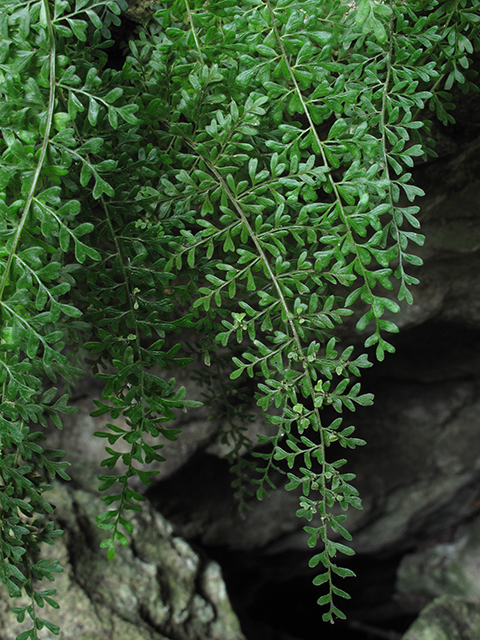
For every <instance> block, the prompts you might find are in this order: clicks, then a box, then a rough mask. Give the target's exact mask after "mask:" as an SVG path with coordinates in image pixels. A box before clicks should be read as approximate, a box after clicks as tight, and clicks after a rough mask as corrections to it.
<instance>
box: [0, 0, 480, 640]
mask: <svg viewBox="0 0 480 640" xmlns="http://www.w3.org/2000/svg"><path fill="white" fill-rule="evenodd" d="M131 4H133V3H131ZM144 4H145V5H146V6H140V5H139V6H136V7H133V6H131V7H129V6H128V5H127V3H126V2H125V0H76V1H75V0H0V96H1V101H0V129H1V138H0V154H1V155H0V233H1V236H2V243H1V247H0V313H1V333H0V336H1V343H0V385H1V386H0V388H1V394H2V397H1V405H0V408H1V415H0V446H1V456H0V484H1V486H0V510H1V519H0V550H1V563H0V578H1V580H2V582H3V583H4V584H5V585H6V586H7V588H8V592H9V594H10V596H12V597H13V598H15V597H17V596H19V595H21V594H22V593H26V594H27V595H28V596H30V598H31V604H30V605H29V606H26V607H16V608H14V609H13V611H14V613H15V614H16V615H17V617H18V620H19V621H23V620H24V619H25V618H26V617H27V619H28V617H29V618H30V619H31V629H30V630H28V631H25V632H23V633H21V634H20V635H19V636H18V640H26V639H28V638H31V639H37V638H39V632H40V630H41V629H43V627H45V628H47V629H49V630H50V631H51V632H53V633H54V634H58V633H59V629H58V627H57V626H56V625H55V624H53V623H52V622H49V621H48V620H45V619H44V618H42V617H40V615H39V608H41V607H43V606H44V605H45V604H49V605H51V606H54V607H56V606H58V605H57V604H56V602H55V600H54V599H53V596H54V594H55V590H54V589H53V588H48V589H42V587H41V584H40V583H41V580H42V578H47V579H53V573H54V572H58V571H61V570H62V569H61V566H60V565H59V564H58V563H57V562H53V561H46V560H42V559H40V560H38V556H37V555H36V552H38V551H39V549H40V544H41V543H42V542H46V543H49V544H52V543H53V542H54V539H55V537H57V536H58V535H60V534H61V533H62V532H61V531H60V530H58V529H55V528H54V525H53V522H52V520H51V518H50V517H49V514H51V513H52V506H51V505H50V503H49V502H48V500H47V499H46V496H45V497H44V495H43V494H44V493H45V491H47V490H48V488H49V485H48V484H47V477H50V478H54V477H55V476H56V474H58V475H59V476H60V477H61V478H64V479H65V480H68V475H67V471H66V469H67V467H68V463H67V462H65V461H61V458H62V457H63V456H64V455H66V454H65V452H63V451H58V450H49V449H45V448H44V447H43V446H42V442H43V441H44V440H45V437H44V435H43V433H42V429H40V430H38V429H37V426H40V427H43V426H46V425H47V424H48V423H49V421H51V422H53V423H54V424H55V425H56V426H57V427H58V428H61V424H62V423H61V418H60V416H59V414H61V413H65V412H71V411H73V409H72V408H70V407H69V406H68V403H67V396H66V395H61V396H60V397H58V392H57V388H56V386H55V385H56V384H57V383H58V384H59V385H65V384H67V388H68V386H69V385H72V384H74V382H75V379H76V378H77V377H78V375H79V374H81V373H82V368H83V369H85V366H84V365H83V364H82V366H81V367H80V365H79V363H82V359H83V358H84V354H85V348H86V349H87V350H88V351H89V354H88V356H87V358H86V362H87V364H88V365H89V366H90V367H91V369H92V370H93V372H94V373H95V375H96V376H97V377H98V378H99V379H100V380H103V381H104V384H105V387H104V392H103V395H102V398H98V399H97V400H96V401H95V402H96V405H97V410H96V411H95V412H94V413H93V415H94V416H95V415H102V414H109V415H110V416H111V423H109V424H108V425H107V426H108V429H109V430H108V432H100V433H97V434H96V435H98V436H99V437H102V438H105V440H106V445H107V446H106V447H105V451H106V454H107V457H106V459H105V460H104V461H103V462H102V465H103V466H104V467H106V468H107V470H109V473H106V475H103V476H100V482H101V486H100V489H101V490H102V491H106V495H105V497H104V502H105V504H106V507H107V509H106V511H105V513H103V514H99V516H98V525H99V527H101V528H102V529H104V530H105V531H106V532H107V537H106V539H105V541H104V542H103V545H102V546H104V547H106V548H107V553H108V557H109V558H113V556H114V552H115V544H116V542H119V543H120V544H128V535H129V532H131V531H132V526H131V524H130V522H129V518H128V515H129V511H131V510H133V511H137V510H139V509H140V506H139V503H140V502H141V501H142V500H143V496H142V495H140V494H139V493H137V492H135V491H134V490H133V489H132V488H131V486H130V485H129V479H130V478H132V477H134V476H138V477H139V478H140V480H141V481H142V482H143V483H145V484H147V485H148V484H149V483H150V477H151V475H152V474H153V473H155V472H154V471H151V470H150V471H149V470H148V469H146V467H145V464H148V463H151V462H152V461H159V460H162V456H161V448H162V438H167V439H175V438H176V437H177V434H178V433H179V432H178V430H177V429H175V428H172V426H171V425H170V424H169V423H170V421H171V420H174V418H175V411H174V410H178V409H183V410H184V409H186V408H187V407H192V406H196V405H198V404H199V403H198V402H196V401H194V400H191V399H188V398H186V397H185V389H184V388H178V387H177V386H176V384H175V380H174V379H173V378H171V377H170V376H171V374H169V373H168V371H169V370H170V369H171V368H173V367H187V366H189V365H190V363H192V362H193V364H194V365H195V360H198V357H197V356H200V357H201V360H202V366H204V367H205V372H206V373H205V372H202V376H204V377H205V379H211V380H212V381H213V382H214V384H213V387H212V389H211V390H210V391H209V392H207V394H206V396H207V397H208V398H209V399H210V401H211V404H212V406H213V407H220V408H222V407H223V408H222V409H221V410H222V411H223V412H224V426H223V431H222V435H221V437H222V438H223V440H224V442H226V443H228V444H229V446H230V449H231V453H230V454H229V459H230V461H231V463H232V467H233V471H234V473H235V474H236V475H235V478H236V479H235V480H234V483H233V484H234V486H235V487H236V492H237V497H238V498H239V499H240V501H241V502H242V503H245V502H246V501H247V500H248V497H249V495H250V493H251V490H249V488H248V487H249V486H251V485H249V484H248V483H250V482H253V483H254V486H255V484H256V487H255V488H256V491H257V496H258V498H260V499H262V498H263V497H264V496H265V495H266V494H267V492H268V490H269V488H270V487H272V486H273V482H272V479H271V473H270V472H271V471H273V470H279V471H281V472H282V473H283V474H284V475H286V484H285V487H284V488H285V489H286V490H287V491H289V490H297V491H298V492H299V500H300V504H299V509H298V511H297V515H298V516H299V517H300V518H304V519H305V520H306V521H307V522H306V526H305V527H304V529H305V531H306V532H307V533H308V545H309V546H310V547H312V549H315V551H314V555H313V557H312V559H311V561H310V565H311V566H312V567H317V568H318V575H317V576H316V577H315V579H314V583H315V584H316V585H322V587H321V589H322V591H321V594H322V595H321V596H320V597H319V600H318V602H319V604H321V605H323V606H324V607H325V612H324V614H323V619H324V620H326V621H330V622H331V621H333V620H334V618H335V617H340V618H343V617H344V614H343V613H342V611H341V609H340V608H339V601H340V599H341V598H348V597H349V596H348V594H347V593H346V592H345V591H344V590H343V589H342V588H340V587H339V583H341V582H342V580H341V579H342V578H345V577H347V576H352V575H353V572H352V571H351V570H350V569H347V568H345V567H343V566H342V565H341V563H338V561H337V558H338V556H341V554H347V555H352V554H353V550H352V548H351V547H350V546H348V545H347V544H345V541H347V542H348V541H350V540H351V535H350V534H349V532H348V531H347V529H346V527H345V525H346V519H347V516H346V514H345V513H344V511H346V510H347V508H348V507H351V508H354V509H359V508H361V502H360V498H359V496H358V492H357V490H356V489H355V487H354V486H353V485H352V484H351V482H352V480H353V479H354V476H353V474H351V473H348V472H345V471H344V465H345V464H346V460H344V459H334V456H332V455H329V454H330V450H329V445H330V444H331V443H333V442H336V443H338V444H339V445H341V446H342V447H344V448H347V449H348V448H354V447H356V446H359V445H363V444H364V441H363V440H361V439H359V438H357V437H355V435H354V427H353V426H349V425H348V423H347V424H344V422H343V418H342V417H341V416H340V415H339V417H338V418H337V419H335V420H333V422H330V421H329V420H325V418H324V414H325V412H323V411H322V410H323V408H324V407H326V406H331V408H333V410H335V411H336V412H338V414H342V412H343V411H344V410H345V409H346V410H348V411H354V410H355V407H356V405H370V404H371V403H372V400H373V397H372V395H371V394H369V393H366V394H363V393H361V391H360V384H359V383H358V382H357V379H358V378H359V376H360V374H361V370H362V369H363V368H365V367H370V366H371V362H370V361H369V360H368V358H367V354H366V352H365V353H354V348H353V345H351V344H348V339H346V338H342V339H340V337H339V334H338V332H337V328H338V326H339V325H340V324H341V323H342V321H343V319H344V318H346V317H347V316H352V315H355V314H357V317H356V318H355V322H356V327H357V329H358V330H359V331H361V332H363V334H364V345H365V348H366V349H369V350H370V351H371V352H372V355H374V356H376V359H378V360H382V359H383V358H384V354H385V351H387V352H393V351H394V349H393V346H392V345H391V344H390V342H389V341H388V340H389V334H391V333H395V332H396V331H397V327H396V325H395V324H394V322H393V321H392V317H393V314H395V313H396V312H397V311H399V308H400V306H399V304H398V302H397V301H396V300H395V299H397V300H398V301H399V302H402V301H404V302H405V303H408V304H411V303H412V300H413V298H412V293H411V291H410V286H411V285H413V284H415V283H416V282H417V279H416V276H415V275H414V274H415V269H416V267H417V266H418V265H420V264H421V260H420V258H419V257H417V256H416V255H415V252H414V249H415V245H420V246H421V245H422V244H423V240H424V239H423V236H422V235H420V234H419V233H418V229H419V222H418V219H417V214H418V212H419V207H418V206H417V205H416V204H414V201H415V198H416V197H417V196H421V195H422V191H421V189H419V188H418V187H416V186H415V185H414V184H412V174H411V172H410V169H411V167H413V164H414V158H425V157H426V155H427V154H434V151H433V149H432V147H433V141H432V139H431V122H430V121H429V120H428V117H429V111H430V112H432V115H433V117H436V118H437V119H439V120H440V121H442V122H443V123H444V124H447V123H448V122H452V121H453V117H452V115H451V110H452V108H453V105H452V104H451V95H450V93H449V92H450V89H451V88H452V86H453V85H454V84H457V85H458V87H459V88H460V89H461V90H462V91H467V90H468V89H469V88H474V89H476V88H477V87H476V86H475V84H474V80H475V76H476V74H475V72H474V71H473V70H471V69H470V68H469V66H470V59H469V58H470V57H471V54H473V53H474V49H475V47H477V49H478V47H479V39H478V24H479V22H480V14H479V0H446V1H440V0H422V1H416V0H413V1H410V0H392V1H391V2H389V1H383V0H360V1H359V2H358V3H356V2H350V3H346V4H342V3H341V2H340V1H339V0H301V1H299V0H169V1H167V2H160V3H159V4H157V5H154V6H150V5H151V3H148V2H147V3H144ZM147 5H148V6H147ZM125 15H130V16H132V15H133V16H136V19H137V21H138V24H137V26H136V27H135V29H133V30H132V28H130V31H131V32H132V33H131V37H130V38H129V39H128V42H122V43H120V44H119V43H118V42H117V43H115V42H114V40H113V39H112V38H113V36H112V34H113V35H115V33H119V27H120V26H121V24H122V21H123V20H125V19H126V18H125ZM130 24H131V23H130ZM122 47H123V48H122ZM114 50H115V52H116V53H115V55H113V54H112V51H114ZM412 250H413V252H412ZM385 290H386V291H387V292H388V293H385ZM175 334H177V336H176V335H175ZM182 335H184V336H185V335H187V336H188V343H187V342H186V341H185V340H184V341H183V342H182V340H181V336H182ZM342 335H345V332H344V333H343V334H342ZM189 344H190V345H191V344H193V345H194V347H193V349H192V348H191V347H188V345H189ZM78 354H83V355H82V359H80V358H79V355H78ZM159 371H164V372H166V373H165V375H161V374H159ZM229 378H230V379H229ZM240 378H243V379H246V380H248V379H249V378H251V379H252V380H251V382H250V384H254V385H255V388H256V401H257V403H258V405H259V406H260V407H261V408H262V410H263V411H264V414H265V420H267V421H269V422H270V423H271V424H272V425H274V427H275V435H273V436H272V437H268V438H267V437H265V436H264V437H262V438H261V439H260V442H261V443H262V444H263V445H268V446H264V447H262V449H261V452H256V453H255V451H254V452H253V455H254V456H256V460H257V464H253V465H252V462H251V459H250V458H249V459H248V461H247V459H246V458H244V457H242V453H243V452H245V450H247V449H249V448H250V450H252V446H251V443H250V442H249V441H248V439H247V437H246V435H245V428H244V425H243V424H242V420H241V418H242V415H241V414H242V413H243V404H241V403H240V404H237V405H236V406H229V408H228V409H225V405H227V406H228V397H229V395H231V394H233V393H234V388H235V387H237V386H238V385H239V384H241V382H242V381H241V380H237V379H240ZM219 389H220V391H219ZM225 399H226V401H225ZM239 407H240V410H239ZM327 413H328V415H330V412H327ZM119 416H122V417H123V421H122V425H123V426H122V427H120V426H119V425H118V422H117V423H116V419H117V418H119ZM125 425H127V427H128V428H125ZM147 436H148V437H147ZM151 436H153V437H154V438H155V439H156V440H154V442H157V444H151V443H152V439H151ZM118 440H123V441H125V442H126V443H128V445H129V452H128V453H119V452H118V451H117V450H116V449H115V448H114V445H115V443H116V442H117V441H118ZM335 450H338V448H336V449H335ZM119 459H120V460H121V461H122V462H123V465H124V466H123V467H122V469H124V472H123V473H120V472H118V471H117V468H118V466H117V465H116V463H117V461H118V460H119ZM246 483H247V484H246ZM47 495H48V494H47Z"/></svg>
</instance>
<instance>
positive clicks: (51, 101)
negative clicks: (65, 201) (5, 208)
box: [0, 0, 56, 300]
mask: <svg viewBox="0 0 480 640" xmlns="http://www.w3.org/2000/svg"><path fill="white" fill-rule="evenodd" d="M42 2H43V6H44V9H45V16H46V20H47V33H48V37H49V40H50V51H49V54H48V60H49V63H50V75H49V97H48V108H47V119H46V122H45V134H44V136H43V141H42V146H41V148H40V155H39V157H38V163H37V167H36V169H35V173H34V174H33V180H32V184H31V186H30V189H29V192H28V196H27V200H26V202H25V206H24V208H23V213H22V217H21V218H20V222H19V225H18V227H17V231H16V233H15V237H14V238H13V243H12V246H11V249H10V253H9V254H8V259H7V264H6V266H5V271H4V272H3V275H2V279H1V280H0V300H1V299H2V298H3V293H4V291H5V286H6V284H7V281H8V274H9V273H10V268H11V266H12V262H13V259H14V257H15V254H16V251H17V247H18V243H19V242H20V237H21V235H22V232H23V228H24V226H25V223H26V221H27V217H28V213H29V211H30V207H31V205H32V201H33V197H34V195H35V191H36V190H37V184H38V181H39V179H40V175H41V173H42V169H43V164H44V162H45V155H46V153H47V147H48V142H49V138H50V131H51V129H52V122H53V112H54V109H55V54H56V42H55V36H54V33H53V26H52V19H51V15H50V7H49V5H48V0H42Z"/></svg>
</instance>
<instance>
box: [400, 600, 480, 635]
mask: <svg viewBox="0 0 480 640" xmlns="http://www.w3.org/2000/svg"><path fill="white" fill-rule="evenodd" d="M478 638H480V607H479V606H478V605H477V606H475V605H473V604H471V603H468V602H465V601H464V600H462V599H461V598H457V597H455V596H441V597H440V598H437V599H436V600H434V601H433V602H432V603H431V604H430V605H428V607H426V608H425V609H424V610H423V611H422V613H421V614H420V616H419V618H418V619H417V620H416V621H415V622H414V623H413V625H412V626H411V627H410V629H409V630H408V631H407V633H406V634H405V635H404V636H403V638H402V640H478Z"/></svg>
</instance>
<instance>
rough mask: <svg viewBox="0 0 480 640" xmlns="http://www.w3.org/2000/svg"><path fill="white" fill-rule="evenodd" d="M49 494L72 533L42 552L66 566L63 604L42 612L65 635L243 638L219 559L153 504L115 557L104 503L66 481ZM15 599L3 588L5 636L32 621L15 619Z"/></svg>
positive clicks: (101, 639) (142, 639)
mask: <svg viewBox="0 0 480 640" xmlns="http://www.w3.org/2000/svg"><path fill="white" fill-rule="evenodd" d="M45 496H48V497H49V500H50V501H51V503H52V504H54V505H55V506H56V510H55V520H56V521H57V522H58V526H59V527H61V528H62V529H63V530H64V531H65V533H64V535H63V536H62V537H61V538H57V541H56V543H55V545H54V546H53V547H48V546H45V548H44V549H43V550H42V555H43V557H47V558H50V559H54V560H58V561H59V562H60V563H61V564H62V566H63V567H64V572H63V573H61V574H58V575H57V577H56V579H55V588H56V589H57V598H56V599H57V600H58V602H59V604H60V609H59V610H54V609H51V608H49V610H48V611H46V612H45V613H43V612H42V613H41V615H42V616H43V617H45V618H47V619H48V620H50V621H52V622H54V623H55V624H58V625H59V626H60V627H61V632H60V636H59V637H60V640H207V639H208V640H244V636H243V634H242V632H241V629H240V625H239V622H238V619H237V617H236V615H235V614H234V612H233V610H232V608H231V605H230V601H229V599H228V596H227V593H226V589H225V583H224V581H223V577H222V572H221V569H220V567H219V565H218V564H217V563H216V562H213V561H212V560H209V559H207V558H204V557H203V556H202V555H199V554H197V553H196V552H195V551H194V550H193V549H192V548H191V546H190V545H189V544H188V543H187V542H186V541H185V540H183V539H182V538H179V537H177V536H174V535H173V533H172V527H171V525H170V524H169V523H168V522H167V521H166V520H165V519H164V518H163V517H162V516H161V515H160V514H159V513H157V512H155V511H154V510H153V509H152V508H151V507H149V506H148V504H146V505H144V508H143V511H142V513H141V514H136V515H135V516H134V517H133V518H132V520H131V521H132V524H133V527H134V532H133V535H132V541H131V545H130V546H129V547H126V548H123V547H120V548H119V549H118V550H117V553H116V556H115V559H114V561H113V562H109V561H108V560H107V557H106V553H105V551H104V550H103V549H100V548H99V544H100V542H101V540H102V538H103V537H104V536H103V532H102V531H100V530H99V529H98V528H97V526H96V524H95V517H96V515H97V514H98V513H100V512H101V511H103V509H102V507H104V504H103V503H102V502H101V501H100V500H99V499H98V498H97V497H95V496H94V495H92V494H91V493H88V492H86V491H83V490H78V489H73V487H71V486H70V485H65V484H56V485H55V486H54V488H53V490H52V491H50V492H49V493H48V494H47V493H46V494H45ZM2 586H3V585H2ZM42 588H46V587H45V586H43V585H42ZM22 604H28V602H27V601H25V602H22ZM9 605H11V602H9V598H8V595H7V594H6V592H5V590H3V591H2V592H1V598H0V638H1V640H14V638H15V637H16V635H17V634H18V633H20V632H21V631H22V630H24V629H25V628H26V624H27V623H23V624H22V625H20V624H18V623H17V622H16V620H15V616H14V615H13V614H11V613H10V612H9ZM12 606H18V601H15V604H14V605H12ZM27 628H28V627H27Z"/></svg>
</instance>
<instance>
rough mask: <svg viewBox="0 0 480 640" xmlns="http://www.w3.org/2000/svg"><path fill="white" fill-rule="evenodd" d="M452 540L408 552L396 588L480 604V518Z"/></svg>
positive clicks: (399, 569)
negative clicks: (454, 596)
mask: <svg viewBox="0 0 480 640" xmlns="http://www.w3.org/2000/svg"><path fill="white" fill-rule="evenodd" d="M463 529H464V530H463V535H460V536H459V537H458V538H457V539H456V540H454V541H452V542H446V543H440V544H437V545H435V546H433V547H431V548H429V549H425V550H423V551H419V552H417V553H413V554H408V555H407V556H405V557H404V558H403V559H402V562H401V563H400V566H399V568H398V573H397V585H396V586H397V591H399V592H400V593H402V594H408V595H424V596H427V597H430V598H434V597H436V596H440V595H445V594H449V595H456V596H461V597H462V598H463V599H464V600H466V601H468V602H473V603H476V604H480V518H477V519H476V520H475V521H474V522H473V523H472V524H470V526H468V527H463Z"/></svg>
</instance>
